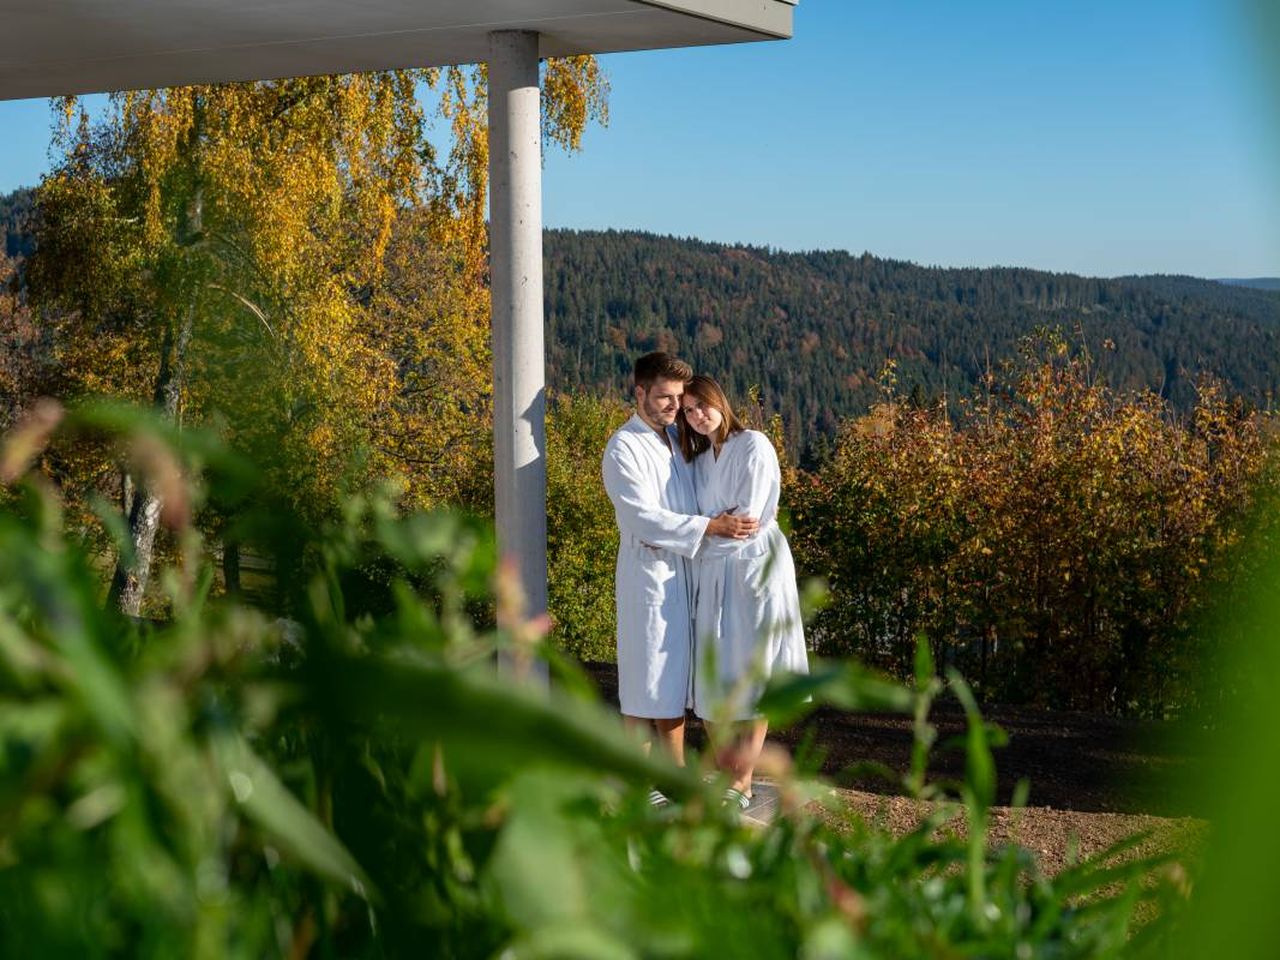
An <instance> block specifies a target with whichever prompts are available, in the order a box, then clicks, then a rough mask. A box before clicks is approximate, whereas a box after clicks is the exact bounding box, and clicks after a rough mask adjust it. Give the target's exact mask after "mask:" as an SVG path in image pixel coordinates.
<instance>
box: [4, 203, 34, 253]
mask: <svg viewBox="0 0 1280 960" xmlns="http://www.w3.org/2000/svg"><path fill="white" fill-rule="evenodd" d="M33 198H34V193H33V191H31V190H30V189H23V190H15V191H13V193H5V194H0V255H3V256H7V257H25V256H28V255H30V253H31V250H32V247H33V243H32V237H31V232H30V230H29V229H28V222H27V216H28V215H29V214H30V212H31V202H32V200H33Z"/></svg>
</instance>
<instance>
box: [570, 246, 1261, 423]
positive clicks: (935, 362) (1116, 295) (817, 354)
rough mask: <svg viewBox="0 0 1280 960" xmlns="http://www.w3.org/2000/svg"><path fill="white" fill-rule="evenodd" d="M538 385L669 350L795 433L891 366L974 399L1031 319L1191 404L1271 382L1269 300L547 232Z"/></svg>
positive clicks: (843, 412)
mask: <svg viewBox="0 0 1280 960" xmlns="http://www.w3.org/2000/svg"><path fill="white" fill-rule="evenodd" d="M544 250H545V256H546V285H547V292H548V299H547V333H548V354H549V371H548V372H549V379H550V382H551V383H552V384H553V385H554V386H556V387H558V388H561V389H587V390H592V391H618V390H620V389H622V388H623V387H624V386H625V380H626V373H627V370H628V369H629V363H630V361H631V359H632V358H633V357H634V356H635V355H636V354H638V353H641V352H643V351H646V350H650V349H658V348H661V349H668V350H673V351H675V352H677V353H679V354H680V355H681V356H683V357H685V358H687V359H689V360H690V361H691V362H692V363H693V364H694V365H695V367H697V368H698V369H699V370H703V371H707V372H709V373H712V374H713V375H716V376H717V377H719V378H721V379H722V380H724V381H725V382H726V384H727V386H729V387H730V388H731V392H732V393H733V394H734V395H735V396H739V397H741V396H743V395H744V394H745V392H746V391H747V389H748V388H750V387H751V386H753V385H754V386H758V387H759V388H760V390H761V395H762V399H763V401H764V403H765V405H766V407H767V408H769V409H772V410H779V411H781V412H782V413H783V415H784V417H785V418H786V420H787V423H788V432H789V433H790V434H791V435H792V437H793V438H800V437H805V438H813V437H820V436H823V435H829V434H830V433H831V432H832V431H833V430H834V428H835V426H836V424H837V422H838V420H839V419H840V418H842V417H846V416H850V415H856V414H859V413H862V412H865V411H866V409H867V407H868V405H869V404H871V403H872V402H874V400H875V399H876V397H877V395H878V394H877V387H876V381H877V377H878V375H879V373H880V371H881V370H882V369H883V367H884V365H885V361H886V359H889V358H892V359H893V360H895V361H896V362H897V364H898V367H897V378H898V387H899V389H900V390H901V391H903V392H904V393H905V392H909V391H911V390H912V389H913V387H915V385H917V384H918V385H919V389H917V390H916V394H917V396H919V395H921V394H923V396H925V397H931V398H932V397H937V396H938V395H939V394H941V393H942V392H943V391H946V393H947V394H948V396H950V397H953V398H954V397H956V396H958V395H961V394H968V393H969V392H970V391H972V390H973V389H974V388H975V387H976V386H977V385H978V383H979V380H980V378H981V377H982V375H983V373H984V372H985V371H986V370H988V369H993V368H997V367H998V365H999V363H1000V361H1002V360H1005V359H1009V358H1012V357H1014V356H1016V355H1017V351H1018V343H1019V340H1020V339H1021V338H1023V337H1024V336H1026V335H1028V334H1031V333H1033V332H1034V331H1035V330H1036V329H1037V328H1038V327H1049V328H1060V329H1061V330H1062V331H1063V332H1064V333H1065V334H1066V335H1067V337H1068V338H1069V339H1072V340H1074V341H1076V342H1080V341H1081V340H1083V343H1084V344H1085V345H1087V346H1088V347H1089V349H1090V350H1091V351H1092V352H1093V354H1094V355H1095V357H1097V363H1098V369H1099V373H1100V375H1101V376H1102V377H1104V378H1106V379H1107V380H1109V381H1110V382H1111V383H1112V384H1114V385H1117V386H1121V387H1143V386H1145V387H1150V388H1152V389H1154V390H1157V391H1160V392H1161V393H1163V394H1164V395H1165V396H1166V397H1168V398H1169V399H1170V400H1171V401H1172V402H1173V403H1174V404H1175V405H1176V406H1178V407H1180V408H1182V409H1186V408H1187V407H1188V406H1189V404H1190V403H1191V401H1192V399H1193V397H1194V384H1195V379H1196V377H1197V376H1198V375H1199V374H1200V373H1201V372H1211V373H1214V374H1216V375H1217V376H1219V377H1221V378H1222V379H1224V380H1225V381H1226V382H1227V383H1228V384H1229V386H1230V388H1231V389H1232V390H1233V391H1235V392H1237V393H1239V394H1242V395H1243V396H1245V397H1246V398H1248V399H1249V400H1250V401H1253V402H1258V403H1263V402H1265V401H1266V398H1267V396H1268V394H1269V393H1270V392H1271V391H1273V390H1274V389H1275V387H1276V385H1277V382H1278V381H1280V350H1278V349H1277V348H1278V347H1280V293H1277V292H1273V291H1265V290H1256V289H1251V288H1248V287H1243V286H1228V285H1223V284H1219V283H1216V282H1214V281H1212V280H1198V279H1195V278H1192V277H1177V276H1153V277H1129V278H1120V279H1114V280H1099V279H1090V278H1086V277H1078V276H1073V275H1069V274H1055V273H1045V272H1041V271H1037V270H1027V269H1012V268H994V269H982V270H979V269H946V268H937V267H921V266H917V265H916V264H913V263H906V262H902V261H896V260H884V259H881V258H879V257H874V256H871V255H869V254H863V255H862V256H852V255H850V254H848V253H843V252H829V251H821V252H811V253H780V252H773V251H770V250H767V249H761V248H754V247H741V246H723V245H719V244H712V243H705V242H701V241H697V240H684V239H676V238H673V237H659V236H654V235H651V234H644V233H633V232H617V231H606V232H576V231H568V230H552V231H548V232H547V235H546V239H545V247H544Z"/></svg>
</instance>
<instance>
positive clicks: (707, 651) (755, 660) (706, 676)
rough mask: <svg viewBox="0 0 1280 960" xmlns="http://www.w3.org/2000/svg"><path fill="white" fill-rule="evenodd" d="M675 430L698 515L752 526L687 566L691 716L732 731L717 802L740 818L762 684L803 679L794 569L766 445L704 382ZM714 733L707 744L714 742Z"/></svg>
mask: <svg viewBox="0 0 1280 960" xmlns="http://www.w3.org/2000/svg"><path fill="white" fill-rule="evenodd" d="M679 427H680V446H681V451H682V452H683V454H684V457H685V459H686V460H690V461H692V462H693V464H694V485H695V488H696V490H697V496H698V512H699V513H701V514H704V515H705V516H716V515H718V514H720V513H723V512H725V511H733V512H736V513H738V514H740V515H743V516H748V517H756V518H758V519H759V521H760V530H759V532H758V533H757V534H755V535H754V536H753V537H750V538H748V539H746V540H718V539H717V540H711V539H708V540H706V541H704V543H703V546H702V548H701V549H700V550H699V552H698V555H697V558H696V560H697V563H696V568H697V584H698V586H697V599H696V601H695V607H694V638H695V644H696V649H695V655H694V667H693V670H694V682H693V708H694V712H695V713H697V715H698V716H699V717H701V718H702V720H703V721H708V722H714V721H728V722H733V723H735V724H737V725H738V729H737V730H736V731H735V732H734V734H733V735H732V737H731V738H730V739H731V740H732V741H733V743H732V746H730V747H729V749H726V750H723V751H722V752H721V753H720V754H719V755H718V757H717V760H718V762H719V763H720V766H721V769H724V770H726V772H728V773H729V775H730V777H731V778H732V781H731V783H730V786H729V791H728V793H727V799H728V800H729V801H731V802H734V803H737V804H738V805H739V806H740V807H741V808H743V809H746V807H747V806H748V804H749V803H750V801H751V778H752V775H753V773H754V772H755V765H756V761H757V760H758V759H759V757H760V751H761V750H762V749H763V747H764V738H765V734H766V733H767V731H768V724H767V722H766V721H765V720H763V719H761V718H760V717H759V715H758V714H757V713H756V702H757V700H759V697H760V692H761V687H762V685H763V682H764V680H766V679H767V678H768V677H769V676H770V675H772V674H773V673H774V672H775V671H789V672H791V673H808V672H809V663H808V659H807V657H806V655H805V646H804V627H803V625H802V624H801V622H800V597H799V594H798V593H797V591H796V571H795V565H794V564H793V563H792V560H791V548H790V547H789V546H788V545H787V538H786V537H785V536H783V533H782V531H781V530H780V529H779V528H778V524H777V514H778V494H779V491H780V488H781V484H782V477H781V472H780V471H779V469H778V455H777V453H775V452H774V449H773V444H771V443H770V442H769V438H768V437H766V436H765V435H764V434H763V433H760V432H759V431H757V430H747V429H746V428H745V427H743V425H742V423H741V422H740V421H739V420H738V418H737V417H736V416H734V413H733V408H732V407H730V406H729V401H728V399H727V398H726V397H725V395H724V391H723V390H721V389H720V385H719V384H718V383H716V382H715V381H714V380H712V379H711V378H710V377H706V376H702V375H698V376H695V377H694V378H693V379H692V380H691V381H690V382H689V383H688V384H687V385H686V386H685V390H684V396H683V398H681V401H680V416H679ZM718 733H719V731H712V740H713V741H717V742H718V741H721V740H722V737H720V736H718Z"/></svg>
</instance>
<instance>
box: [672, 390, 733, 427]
mask: <svg viewBox="0 0 1280 960" xmlns="http://www.w3.org/2000/svg"><path fill="white" fill-rule="evenodd" d="M680 409H681V410H682V411H683V412H684V419H685V421H686V422H687V423H688V424H689V428H690V429H691V430H693V432H694V433H700V434H702V435H703V436H704V437H710V436H713V435H714V434H715V432H716V431H717V430H719V429H720V424H722V423H724V415H723V414H722V413H721V412H720V411H719V410H717V409H716V408H715V407H713V406H711V404H709V403H707V401H705V400H703V399H702V398H701V397H699V396H697V395H695V394H692V393H686V394H685V395H684V396H683V397H681V398H680Z"/></svg>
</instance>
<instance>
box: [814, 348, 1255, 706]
mask: <svg viewBox="0 0 1280 960" xmlns="http://www.w3.org/2000/svg"><path fill="white" fill-rule="evenodd" d="M891 376H892V373H891V372H890V377H891ZM1271 433H1272V421H1271V418H1270V417H1269V416H1267V415H1264V414H1262V413H1258V412H1255V411H1249V410H1247V409H1245V408H1244V407H1242V406H1241V405H1240V404H1239V403H1238V402H1235V401H1232V400H1230V399H1229V398H1228V397H1227V396H1225V395H1224V393H1223V391H1222V390H1221V388H1220V387H1219V386H1218V385H1217V384H1215V383H1214V382H1212V381H1208V380H1206V381H1202V383H1201V384H1200V392H1199V398H1198V401H1197V403H1196V406H1195V408H1194V411H1193V413H1192V415H1191V416H1190V417H1189V418H1186V419H1181V418H1177V417H1175V416H1173V415H1172V413H1171V411H1170V410H1169V408H1168V406H1167V404H1166V403H1165V402H1164V401H1162V400H1161V399H1160V398H1158V397H1157V396H1155V395H1154V394H1150V393H1139V394H1120V393H1117V392H1115V391H1113V390H1111V389H1109V388H1107V387H1105V386H1103V385H1102V384H1100V383H1099V382H1098V381H1097V380H1096V378H1095V375H1094V373H1093V367H1092V363H1091V360H1090V358H1089V357H1088V356H1087V355H1086V354H1083V353H1081V352H1073V351H1071V350H1070V349H1069V347H1068V344H1067V343H1066V342H1064V341H1062V340H1061V339H1060V338H1058V337H1056V336H1047V337H1046V338H1045V339H1040V340H1037V341H1033V342H1030V343H1028V345H1027V352H1026V354H1025V356H1024V362H1023V364H1022V365H1021V366H1020V367H1018V366H1011V367H1010V368H1009V369H1008V370H1007V372H1006V375H1005V377H1004V378H1003V379H1002V378H998V377H996V376H994V375H993V377H992V378H991V380H990V381H989V382H988V388H987V390H986V391H984V392H983V393H982V394H981V395H979V396H977V397H975V398H973V399H972V400H971V401H969V402H966V403H964V404H963V405H961V407H960V409H952V410H947V409H945V408H943V407H941V406H935V407H931V408H929V407H925V408H921V407H915V406H912V405H911V404H910V403H908V402H907V401H906V399H905V398H903V397H901V396H899V395H898V394H897V393H896V392H894V391H893V389H892V385H888V387H887V395H886V399H885V401H884V402H883V403H882V404H881V405H879V406H877V407H876V408H875V409H874V410H873V411H872V412H871V413H870V414H868V415H867V416H865V417H862V418H859V419H857V420H855V421H852V422H850V423H849V424H847V425H846V427H845V428H844V430H843V431H842V433H841V435H840V439H839V441H838V442H837V444H836V447H835V450H834V451H833V454H832V456H831V458H830V460H829V462H828V463H826V464H825V465H824V466H823V467H822V468H821V469H820V470H819V471H818V472H817V473H815V474H813V475H811V476H805V477H802V478H801V479H800V480H799V481H797V483H796V484H795V485H794V487H793V491H792V492H793V497H794V500H793V502H794V509H795V525H796V526H795V528H796V543H797V549H796V555H797V556H798V557H799V558H801V563H802V564H803V565H804V567H805V568H806V569H807V571H808V572H809V573H811V574H817V575H821V576H824V577H826V578H827V580H828V582H829V583H830V586H831V589H832V604H831V606H830V608H829V609H828V610H826V611H825V612H824V613H823V615H822V616H821V617H820V619H819V621H818V623H817V625H816V627H815V630H814V633H813V639H814V640H815V641H816V642H817V644H818V645H819V647H820V648H821V649H824V650H826V651H828V652H830V653H837V652H840V653H857V654H859V655H860V656H863V657H865V658H867V659H868V660H870V661H872V662H875V663H878V664H880V665H882V666H884V667H886V668H888V669H891V670H893V671H894V672H897V673H902V672H904V671H906V670H909V665H910V662H911V656H912V653H911V651H912V649H913V646H914V639H915V636H916V634H917V633H918V632H919V631H921V630H924V631H926V632H927V633H928V634H929V635H930V636H931V637H932V638H933V639H934V643H935V646H936V653H937V654H938V656H939V657H941V658H943V659H945V660H946V661H948V662H955V663H958V664H960V665H962V666H963V668H964V669H965V671H966V672H967V673H968V674H969V675H971V676H972V677H973V678H974V680H975V685H977V686H978V687H979V689H981V690H982V691H983V693H984V694H987V695H991V696H995V697H997V698H1000V699H1003V700H1021V701H1032V702H1038V703H1042V704H1046V705H1053V706H1059V707H1066V706H1070V707H1079V708H1090V709H1101V710H1108V711H1119V712H1147V713H1155V714H1157V715H1159V714H1162V713H1164V712H1166V711H1174V710H1178V709H1185V708H1187V707H1189V706H1190V705H1192V704H1193V703H1194V702H1195V700H1196V698H1197V696H1199V695H1200V694H1202V693H1203V692H1204V691H1203V690H1202V689H1200V685H1199V684H1198V683H1197V680H1198V675H1199V672H1200V665H1201V664H1202V662H1203V657H1204V655H1205V654H1206V653H1207V652H1209V651H1208V650H1207V649H1206V646H1205V643H1204V642H1203V641H1202V638H1203V636H1204V634H1205V631H1204V630H1203V629H1201V628H1202V622H1201V621H1202V620H1203V618H1204V616H1205V615H1206V614H1207V613H1208V612H1209V609H1210V608H1209V604H1210V602H1211V600H1213V598H1215V597H1217V596H1221V595H1223V594H1224V592H1226V591H1240V590H1242V589H1245V588H1246V587H1247V585H1248V579H1247V578H1248V573H1249V571H1248V568H1247V565H1246V563H1245V561H1244V559H1243V557H1242V556H1241V554H1240V551H1239V550H1237V549H1236V547H1237V546H1238V544H1239V542H1240V540H1241V537H1242V534H1243V532H1244V529H1245V526H1246V524H1250V523H1253V522H1254V521H1253V520H1252V519H1251V517H1252V513H1251V507H1252V506H1253V505H1254V504H1255V503H1256V502H1257V498H1258V497H1259V496H1260V495H1263V494H1265V493H1266V492H1267V491H1269V490H1274V489H1275V488H1276V485H1277V473H1276V465H1277V464H1276V447H1275V444H1274V442H1273V439H1272V437H1271Z"/></svg>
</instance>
